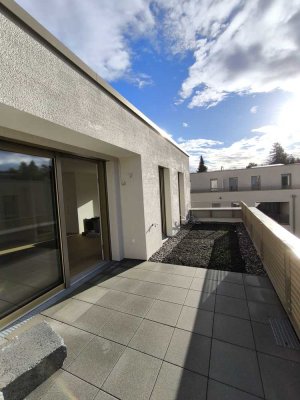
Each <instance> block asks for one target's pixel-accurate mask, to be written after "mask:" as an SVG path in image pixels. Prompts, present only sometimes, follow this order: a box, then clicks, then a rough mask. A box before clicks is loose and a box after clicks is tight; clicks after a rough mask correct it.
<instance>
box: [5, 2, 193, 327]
mask: <svg viewBox="0 0 300 400" xmlns="http://www.w3.org/2000/svg"><path fill="white" fill-rule="evenodd" d="M0 11H1V13H0V32H1V46H0V66H1V67H0V68H1V75H0V80H1V82H0V84H1V92H0V325H1V323H2V325H3V324H5V323H7V321H9V320H11V318H13V317H12V315H10V314H11V313H12V312H15V311H16V310H19V311H18V312H19V313H22V312H24V311H25V309H26V308H30V307H31V306H32V304H37V303H38V302H39V301H40V300H41V299H45V298H47V297H48V296H50V295H53V294H54V293H56V292H57V291H59V290H62V289H63V288H65V287H68V286H70V285H72V284H73V283H74V282H76V281H78V279H79V278H82V277H85V276H86V275H87V274H89V273H91V271H95V270H96V269H97V268H99V267H100V266H101V265H103V262H104V260H121V259H123V258H135V259H142V260H146V259H148V258H149V257H150V256H151V255H152V254H153V253H154V252H155V251H156V250H158V249H159V247H160V246H161V245H162V240H163V238H164V237H165V236H172V235H174V234H175V233H176V232H177V231H178V229H179V226H180V223H181V222H185V220H186V217H187V215H188V212H189V208H190V180H189V159H188V155H187V154H186V153H185V152H183V151H182V150H181V149H180V148H179V147H178V146H177V145H176V143H174V142H172V141H171V139H169V138H168V137H167V135H166V134H165V133H164V132H163V131H162V130H160V129H159V128H158V127H157V126H156V125H155V124H154V123H153V122H151V121H150V120H149V119H148V118H147V117H145V116H144V115H143V114H142V113H141V112H139V111H138V110H137V109H136V108H135V107H134V106H132V105H131V104H130V103H129V102H128V101H127V100H126V99H124V98H123V97H122V96H121V95H120V94H119V93H117V92H116V91H115V90H114V89H112V88H111V87H110V86H109V85H108V84H107V83H106V82H104V81H103V80H102V79H101V78H100V77H98V76H97V74H96V73H95V72H94V71H92V70H91V69H90V68H89V67H88V66H87V65H85V64H84V63H83V62H82V61H80V60H79V59H78V58H77V57H76V56H75V55H74V54H73V53H71V52H70V51H69V50H68V49H67V48H66V47H64V46H63V45H62V44H61V43H60V42H59V41H58V40H56V39H55V38H54V37H53V36H52V35H51V34H50V33H49V32H48V31H46V30H45V29H44V28H43V27H42V26H41V25H40V24H38V23H37V22H36V21H35V20H34V19H33V18H31V17H30V16H29V15H28V14H27V13H26V12H25V11H24V10H23V9H22V8H21V7H19V6H18V5H17V4H16V3H15V2H12V1H4V0H3V1H2V3H1V5H0ZM40 296H42V297H40ZM37 298H39V300H36V299H37ZM30 302H31V303H30ZM32 302H33V303H32ZM29 303H30V305H28V304H29ZM25 305H27V306H26V307H25V308H24V306H25ZM22 307H23V308H22ZM1 318H2V320H1Z"/></svg>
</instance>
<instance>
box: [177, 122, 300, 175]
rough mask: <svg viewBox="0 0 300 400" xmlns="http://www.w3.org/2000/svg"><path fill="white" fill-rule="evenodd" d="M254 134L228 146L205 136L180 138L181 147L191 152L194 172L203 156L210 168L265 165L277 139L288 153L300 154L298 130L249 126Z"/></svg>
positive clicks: (191, 163)
mask: <svg viewBox="0 0 300 400" xmlns="http://www.w3.org/2000/svg"><path fill="white" fill-rule="evenodd" d="M252 132H253V133H254V134H255V136H250V137H245V138H243V139H241V140H238V141H236V142H234V143H232V144H231V145H228V146H222V144H223V143H222V142H219V141H214V140H206V139H189V140H182V141H180V142H181V143H180V146H181V147H182V148H183V150H185V151H186V152H187V153H189V154H190V169H191V171H195V170H196V169H197V167H198V164H199V158H200V155H202V156H203V158H204V160H205V164H206V165H207V166H208V168H209V170H216V169H220V168H221V166H222V167H224V168H225V169H229V168H245V167H246V166H247V165H248V164H249V162H255V163H257V164H259V165H260V164H264V163H266V160H267V158H268V155H269V152H270V150H271V147H272V144H273V143H275V142H279V143H280V144H281V145H282V146H283V148H284V149H285V151H286V152H287V153H288V154H293V155H294V156H295V157H300V129H295V130H293V131H286V130H285V129H284V127H281V126H279V125H267V126H262V127H259V128H255V129H252Z"/></svg>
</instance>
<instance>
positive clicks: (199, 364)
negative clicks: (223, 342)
mask: <svg viewBox="0 0 300 400" xmlns="http://www.w3.org/2000/svg"><path fill="white" fill-rule="evenodd" d="M210 344H211V339H210V338H208V337H206V336H201V335H197V334H195V333H191V332H187V331H183V330H181V329H175V331H174V334H173V337H172V339H171V343H170V345H169V348H168V351H167V354H166V356H165V360H166V361H169V362H170V363H172V364H176V365H178V366H179V367H182V368H186V369H189V370H191V371H194V372H198V373H200V374H203V375H208V366H209V354H210Z"/></svg>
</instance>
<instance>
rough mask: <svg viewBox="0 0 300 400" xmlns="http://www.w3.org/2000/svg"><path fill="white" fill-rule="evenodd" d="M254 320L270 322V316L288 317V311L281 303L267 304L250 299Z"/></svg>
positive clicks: (251, 314) (251, 313)
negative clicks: (286, 311)
mask: <svg viewBox="0 0 300 400" xmlns="http://www.w3.org/2000/svg"><path fill="white" fill-rule="evenodd" d="M248 307H249V312H250V318H251V320H252V321H257V322H263V323H265V324H268V323H269V319H270V318H286V313H285V311H284V309H283V308H282V306H281V305H280V304H278V305H275V304H266V303H258V302H255V301H248Z"/></svg>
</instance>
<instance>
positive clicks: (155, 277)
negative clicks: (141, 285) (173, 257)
mask: <svg viewBox="0 0 300 400" xmlns="http://www.w3.org/2000/svg"><path fill="white" fill-rule="evenodd" d="M121 276H123V277H125V278H131V279H138V280H142V281H147V282H154V283H160V284H164V285H170V286H176V287H183V288H189V286H190V284H191V281H192V279H193V278H192V277H189V276H180V275H175V274H174V275H173V274H167V273H164V272H157V271H148V270H145V269H135V270H129V271H126V272H124V273H122V274H121Z"/></svg>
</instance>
